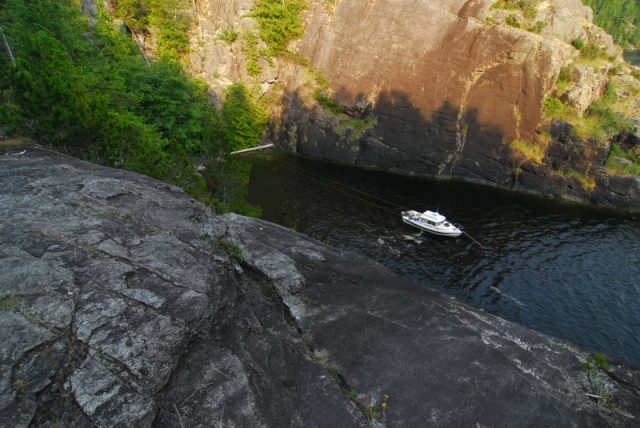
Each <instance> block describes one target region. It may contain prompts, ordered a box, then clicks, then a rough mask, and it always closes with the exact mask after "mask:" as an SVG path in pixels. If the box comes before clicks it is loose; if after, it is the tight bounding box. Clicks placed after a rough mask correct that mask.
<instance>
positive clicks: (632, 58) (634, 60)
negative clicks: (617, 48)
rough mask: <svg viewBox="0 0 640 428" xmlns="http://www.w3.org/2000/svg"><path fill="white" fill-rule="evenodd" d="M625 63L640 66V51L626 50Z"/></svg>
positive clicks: (624, 54) (624, 52) (623, 54)
mask: <svg viewBox="0 0 640 428" xmlns="http://www.w3.org/2000/svg"><path fill="white" fill-rule="evenodd" d="M622 56H623V57H624V59H625V61H627V62H629V63H631V64H633V65H638V64H640V49H625V50H624V51H623V53H622Z"/></svg>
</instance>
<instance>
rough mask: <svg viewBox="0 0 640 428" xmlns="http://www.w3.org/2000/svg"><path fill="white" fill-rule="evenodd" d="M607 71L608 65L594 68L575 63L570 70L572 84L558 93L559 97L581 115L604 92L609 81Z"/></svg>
mask: <svg viewBox="0 0 640 428" xmlns="http://www.w3.org/2000/svg"><path fill="white" fill-rule="evenodd" d="M608 71H609V67H608V66H605V67H601V68H595V67H589V66H585V65H577V66H576V67H575V68H574V69H573V70H572V72H571V80H572V81H573V86H571V88H570V89H569V90H567V91H566V92H564V93H563V94H562V95H560V99H561V100H562V101H563V102H564V104H566V105H570V106H571V107H573V108H575V109H576V111H577V112H578V114H579V115H581V116H582V115H583V114H584V112H585V111H587V108H589V106H590V105H591V103H593V101H595V100H596V99H598V98H600V97H601V96H602V95H603V94H604V92H605V90H606V88H607V83H609V78H608V77H607V72H608Z"/></svg>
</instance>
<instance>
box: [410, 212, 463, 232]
mask: <svg viewBox="0 0 640 428" xmlns="http://www.w3.org/2000/svg"><path fill="white" fill-rule="evenodd" d="M402 221H403V222H405V223H407V224H408V225H411V226H413V227H416V228H418V229H420V230H423V231H425V232H429V233H433V234H434V235H440V236H451V237H454V238H455V237H456V236H460V235H461V234H462V230H461V229H462V227H461V226H458V225H454V224H452V223H450V222H448V221H447V219H446V217H445V216H443V215H442V214H440V213H437V212H433V211H428V210H427V211H425V212H423V213H421V212H418V211H413V210H409V211H403V212H402Z"/></svg>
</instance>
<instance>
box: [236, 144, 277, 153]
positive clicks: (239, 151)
mask: <svg viewBox="0 0 640 428" xmlns="http://www.w3.org/2000/svg"><path fill="white" fill-rule="evenodd" d="M271 147H273V143H269V144H263V145H262V146H256V147H250V148H248V149H242V150H236V151H235V152H231V154H232V155H237V154H239V153H247V152H254V151H256V150H263V149H270V148H271Z"/></svg>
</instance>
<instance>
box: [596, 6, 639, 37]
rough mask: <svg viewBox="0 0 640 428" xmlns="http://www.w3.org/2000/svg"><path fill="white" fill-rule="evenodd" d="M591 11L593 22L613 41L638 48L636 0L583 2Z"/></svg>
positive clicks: (637, 7)
mask: <svg viewBox="0 0 640 428" xmlns="http://www.w3.org/2000/svg"><path fill="white" fill-rule="evenodd" d="M584 3H585V4H586V5H588V6H591V8H592V9H593V15H594V21H595V23H596V24H598V26H600V27H602V28H604V29H605V30H606V31H607V32H608V33H609V34H611V35H612V36H613V38H614V40H615V41H616V42H617V43H619V44H621V45H623V46H629V47H640V28H639V27H638V25H639V24H640V3H639V2H638V1H637V0H584Z"/></svg>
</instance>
